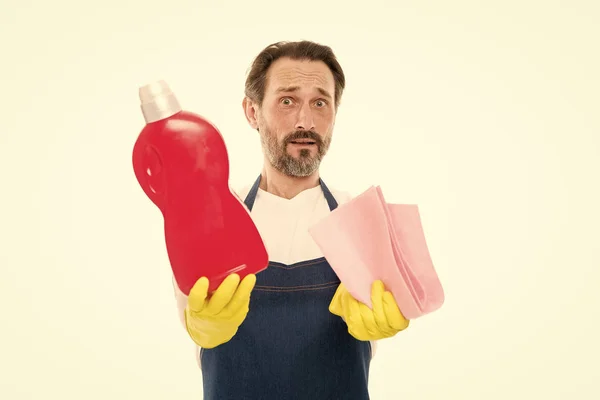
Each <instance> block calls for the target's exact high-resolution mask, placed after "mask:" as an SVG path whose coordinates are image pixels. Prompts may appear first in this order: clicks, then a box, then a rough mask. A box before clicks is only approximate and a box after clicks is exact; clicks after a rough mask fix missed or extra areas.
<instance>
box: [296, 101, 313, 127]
mask: <svg viewBox="0 0 600 400" xmlns="http://www.w3.org/2000/svg"><path fill="white" fill-rule="evenodd" d="M296 130H299V131H313V130H315V122H314V119H313V114H312V110H311V109H310V105H309V104H305V105H304V106H302V107H301V108H300V110H299V111H298V120H297V121H296Z"/></svg>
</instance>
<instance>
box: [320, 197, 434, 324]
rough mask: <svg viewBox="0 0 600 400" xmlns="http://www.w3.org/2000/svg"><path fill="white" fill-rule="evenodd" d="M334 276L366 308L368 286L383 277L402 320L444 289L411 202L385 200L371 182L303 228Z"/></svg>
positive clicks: (425, 309) (427, 308)
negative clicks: (349, 198)
mask: <svg viewBox="0 0 600 400" xmlns="http://www.w3.org/2000/svg"><path fill="white" fill-rule="evenodd" d="M309 233H310V234H311V236H312V238H313V239H314V241H315V242H316V244H317V245H318V246H319V248H320V249H321V252H322V253H323V255H324V257H325V258H326V259H327V261H328V262H329V264H330V265H331V267H332V268H333V270H334V271H335V273H336V274H337V275H338V277H339V279H340V281H341V282H342V283H344V285H345V286H346V288H347V290H348V292H349V293H350V294H351V295H352V296H353V297H354V298H356V300H358V301H360V302H362V303H364V304H366V305H367V306H369V307H372V304H371V285H372V283H373V282H374V281H376V280H381V281H383V283H384V285H385V287H386V289H387V290H388V291H390V292H391V293H392V294H393V295H394V298H395V300H396V303H397V304H398V307H399V308H400V311H401V312H402V314H403V315H404V317H405V318H407V319H415V318H419V317H421V316H423V315H425V314H428V313H431V312H433V311H435V310H437V309H439V308H440V307H441V306H442V304H443V303H444V290H443V288H442V285H441V283H440V280H439V278H438V275H437V273H436V271H435V268H434V266H433V262H432V260H431V256H430V254H429V249H428V247H427V242H426V240H425V234H424V232H423V227H422V224H421V217H420V213H419V208H418V206H417V205H411V204H388V203H386V202H385V199H384V197H383V193H382V191H381V188H380V187H379V186H372V187H370V188H369V189H367V190H366V191H365V192H363V193H362V194H360V195H359V196H357V197H355V198H354V199H352V200H351V201H349V202H347V203H345V204H342V205H340V206H339V207H338V208H336V209H335V210H334V211H333V212H331V213H329V214H328V216H327V217H325V218H324V219H322V220H320V221H319V222H318V223H316V224H315V225H313V226H312V227H311V228H310V229H309Z"/></svg>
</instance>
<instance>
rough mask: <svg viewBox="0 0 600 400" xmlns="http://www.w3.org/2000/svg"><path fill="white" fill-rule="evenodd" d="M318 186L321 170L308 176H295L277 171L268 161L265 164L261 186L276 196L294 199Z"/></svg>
mask: <svg viewBox="0 0 600 400" xmlns="http://www.w3.org/2000/svg"><path fill="white" fill-rule="evenodd" d="M316 186H319V170H317V171H315V172H314V173H313V174H311V175H309V176H306V177H293V176H288V175H285V174H283V173H281V172H279V171H277V170H276V169H275V168H273V167H272V166H271V165H270V164H269V163H268V162H265V165H264V166H263V171H262V179H261V181H260V188H261V189H262V190H264V191H266V192H269V193H271V194H273V195H275V196H279V197H283V198H284V199H292V198H294V197H296V196H297V195H298V194H299V193H301V192H303V191H305V190H307V189H312V188H314V187H316Z"/></svg>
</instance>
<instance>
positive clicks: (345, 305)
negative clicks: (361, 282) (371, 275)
mask: <svg viewBox="0 0 600 400" xmlns="http://www.w3.org/2000/svg"><path fill="white" fill-rule="evenodd" d="M371 301H372V303H373V309H370V308H369V307H368V306H367V305H365V304H363V303H360V302H359V301H358V300H356V299H355V298H354V297H352V295H351V294H350V293H349V292H348V290H347V289H346V287H345V286H344V284H343V283H342V284H340V286H339V287H338V289H337V291H336V292H335V295H334V296H333V299H332V300H331V303H330V305H329V311H330V312H331V313H332V314H335V315H337V316H340V317H342V318H343V319H344V321H346V324H347V325H348V332H349V333H350V334H351V335H352V336H354V338H356V339H358V340H363V341H369V340H379V339H385V338H388V337H392V336H394V335H395V334H397V333H398V332H400V331H403V330H404V329H406V328H408V325H409V320H407V319H406V318H404V316H403V315H402V313H401V312H400V309H399V308H398V305H397V304H396V301H395V300H394V296H393V295H392V293H390V292H388V291H386V290H385V287H384V285H383V282H382V281H375V282H374V283H373V285H372V289H371Z"/></svg>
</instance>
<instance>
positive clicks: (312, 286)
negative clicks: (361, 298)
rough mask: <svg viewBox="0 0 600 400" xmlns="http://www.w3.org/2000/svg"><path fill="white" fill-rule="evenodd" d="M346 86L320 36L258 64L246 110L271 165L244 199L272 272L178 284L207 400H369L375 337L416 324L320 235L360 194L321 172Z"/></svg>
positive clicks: (278, 49) (273, 50)
mask: <svg viewBox="0 0 600 400" xmlns="http://www.w3.org/2000/svg"><path fill="white" fill-rule="evenodd" d="M344 87H345V76H344V73H343V70H342V68H341V66H340V64H339V63H338V61H337V59H336V57H335V55H334V53H333V52H332V50H331V49H330V48H329V47H327V46H323V45H320V44H317V43H314V42H309V41H301V42H280V43H275V44H272V45H270V46H267V47H266V48H265V49H264V50H263V51H262V52H261V53H260V54H259V55H258V57H257V58H256V59H255V60H254V62H253V64H252V68H251V70H250V72H249V74H248V77H247V80H246V90H245V97H244V99H243V109H244V112H245V115H246V118H247V120H248V123H249V124H250V126H251V127H252V128H253V129H255V130H256V131H258V133H259V136H260V140H261V143H262V149H263V153H264V160H265V161H264V166H263V169H262V172H261V174H260V176H259V177H258V178H257V179H256V181H255V182H254V184H252V185H248V186H247V187H245V188H244V189H242V190H240V191H238V192H237V194H238V195H239V197H240V199H243V200H244V203H245V204H246V206H247V207H248V209H249V210H250V212H251V215H252V218H253V220H254V222H255V223H256V225H257V227H258V229H259V231H260V234H261V236H262V238H263V240H264V242H265V245H266V247H267V250H268V252H269V256H270V262H269V267H268V268H267V269H266V270H265V271H263V272H261V273H259V274H257V275H256V276H255V275H250V276H247V277H246V278H244V280H242V281H241V282H240V278H239V277H238V276H237V275H231V276H229V277H228V278H227V279H226V280H225V281H224V282H223V283H222V284H221V285H220V287H219V288H218V290H217V291H216V292H215V293H214V294H213V295H212V296H211V297H210V298H208V297H207V287H208V281H207V280H206V278H202V279H200V280H199V281H198V282H197V283H196V285H195V286H194V288H193V289H192V291H191V292H190V295H189V298H186V296H185V295H183V293H182V292H181V291H180V290H178V288H177V285H176V284H175V285H174V286H175V291H176V296H177V299H178V302H177V303H178V308H179V313H180V316H181V320H182V322H183V324H184V325H185V327H186V329H187V332H188V333H189V336H190V337H191V338H192V340H193V341H194V342H195V344H196V345H197V346H198V349H199V355H198V358H199V362H200V366H201V370H202V376H203V385H204V397H205V399H209V400H212V399H220V400H225V399H235V400H241V399H256V400H270V399H273V400H290V399H303V400H333V399H348V400H350V399H357V400H358V399H360V400H364V399H368V398H369V391H368V377H369V365H370V361H371V358H372V357H373V354H374V350H375V347H374V345H375V343H376V342H375V341H376V340H378V339H382V338H386V337H391V336H393V335H395V334H396V333H397V332H399V331H401V330H403V329H405V328H406V327H408V325H409V322H408V321H407V320H406V319H405V318H404V317H403V316H402V314H401V313H400V311H399V309H398V307H397V305H396V303H395V301H394V298H393V296H392V295H391V293H389V292H387V291H386V290H385V289H384V287H383V284H382V283H381V282H379V281H378V282H374V283H373V291H372V299H373V307H372V309H371V308H368V307H367V306H365V305H364V304H361V303H359V302H358V301H356V300H355V299H354V298H353V297H352V296H351V295H350V294H349V293H348V291H347V290H346V289H345V287H344V285H343V284H341V283H340V281H339V279H338V277H337V276H336V274H335V273H334V271H333V270H332V269H331V267H330V266H329V264H328V263H327V260H326V259H325V258H324V257H323V256H322V254H321V253H320V251H319V248H318V247H317V245H316V244H315V243H314V242H313V240H312V239H311V237H310V235H309V233H308V228H309V227H310V226H311V225H312V224H314V223H315V222H317V221H318V220H319V219H321V218H323V217H325V216H326V215H327V213H329V212H330V211H332V210H333V209H335V208H336V207H337V206H338V205H339V204H342V203H344V202H346V201H348V200H349V196H348V194H346V193H345V192H341V191H338V190H335V189H333V188H331V189H330V188H328V187H327V186H326V185H325V183H324V182H323V180H322V179H321V178H320V175H319V165H320V163H321V161H322V159H323V157H324V156H325V155H326V154H327V150H328V149H329V145H330V143H331V137H332V133H333V127H334V123H335V117H336V113H337V110H338V107H339V104H340V99H341V97H342V92H343V90H344Z"/></svg>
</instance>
